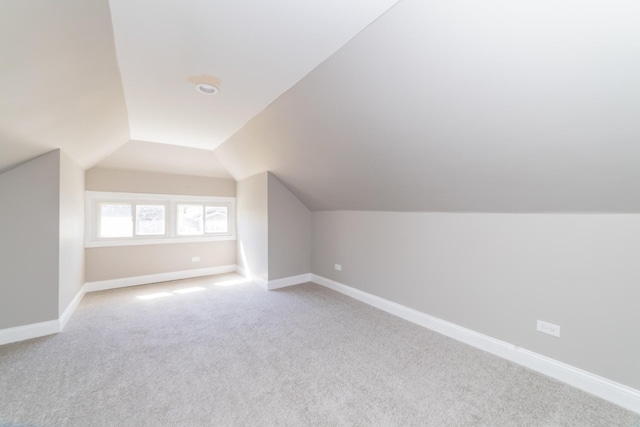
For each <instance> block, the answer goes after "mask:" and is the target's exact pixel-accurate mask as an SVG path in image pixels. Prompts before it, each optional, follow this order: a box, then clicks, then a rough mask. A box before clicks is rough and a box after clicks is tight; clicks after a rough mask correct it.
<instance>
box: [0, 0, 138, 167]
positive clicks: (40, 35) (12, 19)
mask: <svg viewBox="0 0 640 427" xmlns="http://www.w3.org/2000/svg"><path fill="white" fill-rule="evenodd" d="M0 52H1V54H0V94H1V96H0V171H2V170H6V169H7V168H10V167H12V166H14V165H16V164H18V163H20V162H23V161H26V160H28V159H30V158H32V157H35V156H37V155H40V154H43V153H45V152H47V151H51V150H53V149H56V148H61V149H62V150H64V151H65V152H66V153H68V154H69V155H70V156H71V157H72V158H74V159H75V160H76V161H77V162H78V163H79V164H80V165H81V166H83V167H85V168H86V167H90V166H92V165H93V164H95V163H96V162H97V161H98V160H101V159H102V158H104V157H105V156H106V155H107V154H109V153H111V152H112V151H113V150H115V149H116V148H117V147H119V146H120V145H122V144H124V143H125V142H126V141H127V140H128V139H129V127H128V123H127V111H126V105H125V100H124V95H123V91H122V84H121V80H120V73H119V71H118V66H117V63H116V56H115V46H114V41H113V28H112V25H111V19H110V13H109V5H108V3H107V0H57V1H50V0H3V1H2V2H0Z"/></svg>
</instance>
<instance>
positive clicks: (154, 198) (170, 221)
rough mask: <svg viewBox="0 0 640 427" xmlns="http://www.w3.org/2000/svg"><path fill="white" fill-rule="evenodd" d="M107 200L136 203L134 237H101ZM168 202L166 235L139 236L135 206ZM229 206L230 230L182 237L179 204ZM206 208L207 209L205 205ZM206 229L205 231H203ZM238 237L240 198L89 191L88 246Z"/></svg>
mask: <svg viewBox="0 0 640 427" xmlns="http://www.w3.org/2000/svg"><path fill="white" fill-rule="evenodd" d="M103 203H114V204H117V203H126V204H132V205H133V206H132V215H133V218H132V220H133V227H134V230H133V236H132V237H122V238H120V237H100V236H99V235H98V233H99V230H100V205H101V204H103ZM136 204H137V205H145V204H147V205H148V204H151V205H153V204H164V205H165V221H166V223H165V234H164V235H157V236H145V235H140V236H136V235H135V221H136V218H135V215H136V213H135V211H136V209H135V205H136ZM179 204H196V205H203V206H205V207H206V206H227V208H228V211H227V212H228V213H227V215H228V216H227V218H228V221H229V228H228V231H227V233H206V232H205V233H203V234H202V235H197V236H194V235H189V236H181V235H178V233H177V226H178V224H177V220H178V205H179ZM203 211H205V212H206V210H205V209H204V208H203ZM203 231H204V230H203ZM225 240H236V198H235V197H213V196H186V195H179V194H150V193H116V192H107V191H85V244H84V246H85V248H97V247H107V246H136V245H156V244H171V243H195V242H218V241H225Z"/></svg>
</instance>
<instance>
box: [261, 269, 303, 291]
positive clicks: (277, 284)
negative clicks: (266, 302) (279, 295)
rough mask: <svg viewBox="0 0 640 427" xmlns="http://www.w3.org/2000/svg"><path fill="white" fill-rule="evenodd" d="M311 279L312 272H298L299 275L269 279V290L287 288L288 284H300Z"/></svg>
mask: <svg viewBox="0 0 640 427" xmlns="http://www.w3.org/2000/svg"><path fill="white" fill-rule="evenodd" d="M310 281H311V273H306V274H298V275H297V276H290V277H284V278H282V279H275V280H269V283H268V284H267V290H269V291H272V290H274V289H280V288H286V287H287V286H294V285H299V284H301V283H307V282H310Z"/></svg>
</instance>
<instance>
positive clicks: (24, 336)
mask: <svg viewBox="0 0 640 427" xmlns="http://www.w3.org/2000/svg"><path fill="white" fill-rule="evenodd" d="M58 332H60V322H59V321H58V320H57V319H56V320H49V321H47V322H40V323H32V324H30V325H24V326H16V327H15V328H7V329H2V330H0V345H3V344H10V343H12V342H18V341H24V340H30V339H32V338H39V337H44V336H45V335H53V334H57V333H58Z"/></svg>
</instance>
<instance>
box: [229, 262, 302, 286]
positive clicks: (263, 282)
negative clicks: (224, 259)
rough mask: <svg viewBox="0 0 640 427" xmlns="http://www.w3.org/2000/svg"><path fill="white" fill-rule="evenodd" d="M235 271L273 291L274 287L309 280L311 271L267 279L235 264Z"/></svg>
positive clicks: (297, 283)
mask: <svg viewBox="0 0 640 427" xmlns="http://www.w3.org/2000/svg"><path fill="white" fill-rule="evenodd" d="M236 272H237V273H238V274H239V275H241V276H243V277H246V278H248V279H249V280H251V281H252V282H253V283H255V284H256V285H258V286H260V287H261V288H263V289H265V290H267V291H273V290H274V289H280V288H285V287H287V286H293V285H299V284H301V283H306V282H310V281H311V273H305V274H299V275H297V276H290V277H284V278H282V279H274V280H267V279H265V278H264V277H261V276H257V275H255V274H250V273H249V272H248V271H247V270H245V269H244V268H243V267H241V266H239V265H236Z"/></svg>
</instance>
